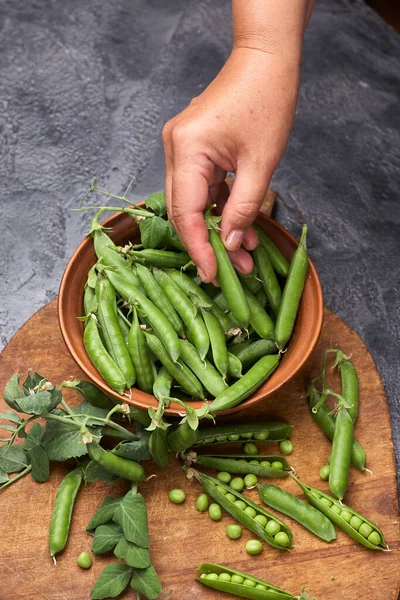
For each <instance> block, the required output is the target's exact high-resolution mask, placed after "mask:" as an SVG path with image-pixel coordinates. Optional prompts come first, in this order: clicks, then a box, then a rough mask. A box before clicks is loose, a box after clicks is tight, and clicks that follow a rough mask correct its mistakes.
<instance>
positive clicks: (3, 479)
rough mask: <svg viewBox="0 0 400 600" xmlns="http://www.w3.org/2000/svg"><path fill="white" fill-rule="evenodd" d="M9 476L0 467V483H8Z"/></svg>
mask: <svg viewBox="0 0 400 600" xmlns="http://www.w3.org/2000/svg"><path fill="white" fill-rule="evenodd" d="M9 479H10V478H9V476H8V475H7V473H6V472H5V471H4V470H3V469H0V485H1V484H2V483H7V481H8V480H9Z"/></svg>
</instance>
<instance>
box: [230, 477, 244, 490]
mask: <svg viewBox="0 0 400 600" xmlns="http://www.w3.org/2000/svg"><path fill="white" fill-rule="evenodd" d="M229 485H230V487H231V488H232V489H233V490H235V491H236V492H241V491H242V490H243V488H244V481H243V479H242V478H241V477H234V478H233V479H232V481H231V482H230V484H229Z"/></svg>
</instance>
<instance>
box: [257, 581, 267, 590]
mask: <svg viewBox="0 0 400 600" xmlns="http://www.w3.org/2000/svg"><path fill="white" fill-rule="evenodd" d="M255 589H256V590H262V591H263V592H266V591H267V589H268V588H267V586H266V585H262V584H261V583H257V585H256V587H255Z"/></svg>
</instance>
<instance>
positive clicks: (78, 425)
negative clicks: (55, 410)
mask: <svg viewBox="0 0 400 600" xmlns="http://www.w3.org/2000/svg"><path fill="white" fill-rule="evenodd" d="M42 416H43V417H44V418H45V419H50V421H58V422H59V423H67V424H68V425H70V426H71V427H75V429H81V427H82V422H80V421H79V422H78V421H74V420H73V417H83V418H86V417H88V415H83V414H82V415H76V414H75V413H73V415H65V417H60V416H58V415H52V414H51V413H43V415H42ZM67 419H68V420H67ZM89 419H90V420H92V421H97V422H98V423H102V424H103V425H107V426H108V427H112V428H113V429H116V430H117V431H119V433H120V434H121V435H122V436H123V439H124V440H129V441H133V440H136V436H135V434H134V433H131V432H130V431H128V430H127V429H125V427H122V426H121V425H118V423H114V421H107V419H102V418H101V417H92V416H91V415H89Z"/></svg>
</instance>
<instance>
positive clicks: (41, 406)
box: [18, 391, 53, 415]
mask: <svg viewBox="0 0 400 600" xmlns="http://www.w3.org/2000/svg"><path fill="white" fill-rule="evenodd" d="M52 403H53V399H52V396H51V393H50V392H47V391H46V392H39V393H38V394H31V395H29V396H23V397H22V398H18V406H19V408H20V409H21V412H24V413H26V414H28V415H41V414H42V413H43V412H44V411H48V410H51V408H52Z"/></svg>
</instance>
